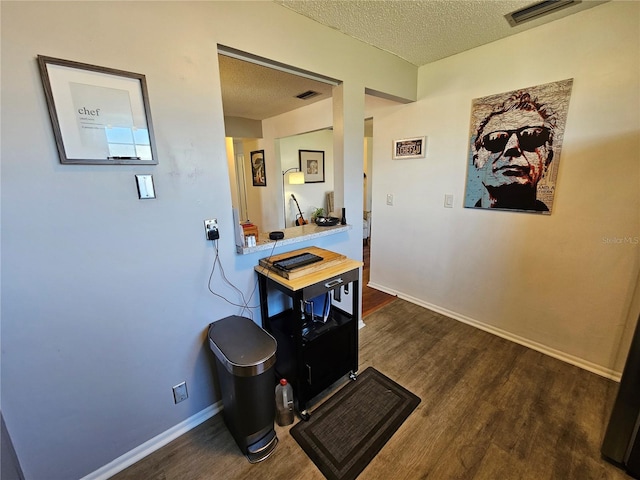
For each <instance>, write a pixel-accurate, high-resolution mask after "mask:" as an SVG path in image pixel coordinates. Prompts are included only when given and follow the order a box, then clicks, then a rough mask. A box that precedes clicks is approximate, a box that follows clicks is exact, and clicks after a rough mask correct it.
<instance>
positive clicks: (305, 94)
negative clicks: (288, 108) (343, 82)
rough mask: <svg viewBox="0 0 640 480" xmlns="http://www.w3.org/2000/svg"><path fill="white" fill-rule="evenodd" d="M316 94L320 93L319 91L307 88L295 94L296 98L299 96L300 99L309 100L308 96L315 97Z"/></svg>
mask: <svg viewBox="0 0 640 480" xmlns="http://www.w3.org/2000/svg"><path fill="white" fill-rule="evenodd" d="M317 95H320V92H315V91H313V90H307V91H306V92H302V93H301V94H299V95H296V98H299V99H300V100H309V99H310V98H312V97H315V96H317Z"/></svg>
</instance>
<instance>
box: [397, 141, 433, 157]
mask: <svg viewBox="0 0 640 480" xmlns="http://www.w3.org/2000/svg"><path fill="white" fill-rule="evenodd" d="M426 147H427V137H413V138H402V139H400V140H394V141H393V159H394V160H401V159H405V158H424V157H425V153H426Z"/></svg>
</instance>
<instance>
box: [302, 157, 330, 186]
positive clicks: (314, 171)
mask: <svg viewBox="0 0 640 480" xmlns="http://www.w3.org/2000/svg"><path fill="white" fill-rule="evenodd" d="M298 157H299V159H300V171H301V172H303V173H304V183H321V182H324V152H323V151H321V150H298Z"/></svg>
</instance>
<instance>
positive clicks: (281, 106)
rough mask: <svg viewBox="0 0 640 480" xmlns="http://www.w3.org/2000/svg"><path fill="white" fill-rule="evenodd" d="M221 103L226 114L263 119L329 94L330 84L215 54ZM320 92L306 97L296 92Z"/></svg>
mask: <svg viewBox="0 0 640 480" xmlns="http://www.w3.org/2000/svg"><path fill="white" fill-rule="evenodd" d="M218 61H219V63H220V82H221V86H222V106H223V108H224V115H225V116H227V117H242V118H249V119H251V120H264V119H265V118H270V117H274V116H276V115H279V114H281V113H285V112H289V111H291V110H295V109H296V108H300V107H304V106H306V105H309V104H311V103H314V102H317V101H319V100H324V99H325V98H330V97H331V85H329V84H326V83H320V82H317V81H314V80H309V79H306V78H304V77H300V76H298V75H293V74H291V73H286V72H282V71H279V70H275V69H273V68H269V67H263V66H261V65H257V64H255V63H250V62H246V61H243V60H238V59H236V58H232V57H228V56H225V55H218ZM308 90H314V91H316V92H319V93H320V95H317V96H315V97H313V98H310V99H308V100H300V99H299V98H296V95H298V94H300V93H303V92H306V91H308Z"/></svg>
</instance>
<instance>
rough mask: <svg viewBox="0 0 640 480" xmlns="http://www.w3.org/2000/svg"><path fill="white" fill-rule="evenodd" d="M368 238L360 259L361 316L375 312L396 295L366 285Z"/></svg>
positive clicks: (368, 271) (367, 276)
mask: <svg viewBox="0 0 640 480" xmlns="http://www.w3.org/2000/svg"><path fill="white" fill-rule="evenodd" d="M369 242H370V240H369V241H367V244H366V245H365V246H364V247H363V251H362V260H363V262H364V266H363V267H362V285H363V286H362V317H363V318H364V317H366V316H367V315H369V314H371V313H373V312H375V311H376V310H378V309H380V308H382V307H384V306H385V305H388V304H389V303H391V302H393V301H394V300H395V299H396V297H395V296H394V295H389V294H388V293H384V292H381V291H380V290H376V289H375V288H371V287H369V286H367V284H368V283H369V274H370V271H371V268H370V267H371V256H370V249H369V247H370V243H369Z"/></svg>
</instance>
